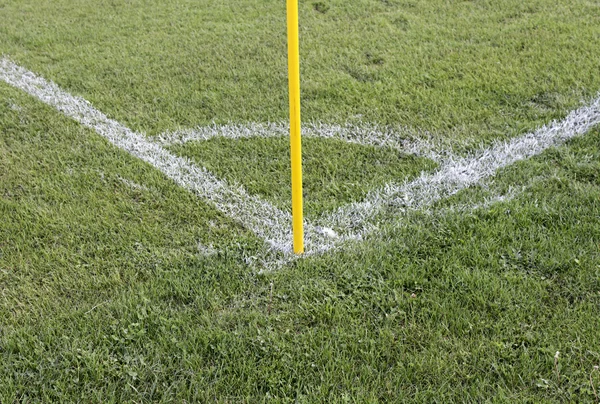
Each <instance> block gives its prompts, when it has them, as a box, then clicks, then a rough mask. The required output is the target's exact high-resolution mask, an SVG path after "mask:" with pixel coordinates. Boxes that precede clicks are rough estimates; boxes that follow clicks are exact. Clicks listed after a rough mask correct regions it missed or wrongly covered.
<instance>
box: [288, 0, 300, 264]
mask: <svg viewBox="0 0 600 404" xmlns="http://www.w3.org/2000/svg"><path fill="white" fill-rule="evenodd" d="M287 31H288V78H289V86H290V147H291V153H290V154H291V160H292V230H293V232H294V252H295V253H296V254H302V253H304V223H303V212H302V142H301V136H300V50H299V44H298V0H287Z"/></svg>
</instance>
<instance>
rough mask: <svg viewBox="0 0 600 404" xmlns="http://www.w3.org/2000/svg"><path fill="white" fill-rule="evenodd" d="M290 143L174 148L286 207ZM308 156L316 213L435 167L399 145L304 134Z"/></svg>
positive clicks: (308, 203)
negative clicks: (354, 142) (397, 147)
mask: <svg viewBox="0 0 600 404" xmlns="http://www.w3.org/2000/svg"><path fill="white" fill-rule="evenodd" d="M289 148H290V146H289V140H288V139H287V138H267V139H264V138H253V139H240V140H229V139H223V138H215V139H211V140H208V141H203V142H189V143H186V144H183V145H177V146H172V147H171V149H172V150H173V151H175V152H176V153H177V154H180V155H183V156H187V157H191V158H192V159H193V160H194V161H195V162H197V164H198V165H201V166H203V167H206V168H207V169H208V170H210V171H211V172H214V173H215V174H217V175H218V176H219V177H221V178H225V179H226V180H228V181H229V182H230V183H238V184H241V185H243V186H244V187H245V188H246V189H247V190H248V191H249V192H250V193H252V194H256V195H260V196H261V197H264V198H265V199H267V200H269V201H271V202H273V203H274V204H275V205H276V206H278V207H279V208H281V209H284V210H291V206H290V200H291V183H290V176H291V171H290V153H289ZM302 158H303V183H304V184H303V185H304V195H305V209H306V213H307V214H308V215H310V216H316V215H318V214H322V213H324V212H328V211H330V210H332V209H334V208H336V207H339V206H343V205H345V204H347V203H349V202H355V201H360V200H361V199H362V198H363V197H364V196H365V195H366V193H367V192H369V191H371V190H373V189H376V188H378V187H381V186H383V185H385V184H386V183H389V182H395V183H401V182H403V181H404V180H407V179H410V178H412V177H414V176H416V175H417V174H419V173H420V172H421V171H427V170H431V169H433V168H434V167H435V163H433V162H431V161H429V160H427V159H425V158H420V157H416V156H412V155H407V154H403V153H401V152H399V151H398V150H395V149H390V148H380V147H374V146H363V145H357V144H353V143H347V142H343V141H341V140H332V139H311V138H308V139H304V140H303V157H302Z"/></svg>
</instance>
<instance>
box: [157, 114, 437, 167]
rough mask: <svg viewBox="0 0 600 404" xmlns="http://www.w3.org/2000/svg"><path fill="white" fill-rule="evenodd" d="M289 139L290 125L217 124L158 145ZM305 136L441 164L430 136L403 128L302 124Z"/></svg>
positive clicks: (163, 137) (163, 138) (171, 135)
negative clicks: (367, 147) (375, 148)
mask: <svg viewBox="0 0 600 404" xmlns="http://www.w3.org/2000/svg"><path fill="white" fill-rule="evenodd" d="M286 136H289V124H287V123H257V122H251V123H247V124H235V123H230V124H225V125H217V124H215V123H213V124H211V125H208V126H198V127H196V128H193V129H182V130H177V131H172V132H165V133H162V134H160V135H159V136H157V142H158V143H160V144H161V145H163V146H171V145H174V144H182V143H187V142H193V141H206V140H210V139H214V138H226V139H249V138H255V137H262V138H272V137H286ZM302 136H303V137H307V138H326V139H337V140H342V141H345V142H348V143H356V144H360V145H364V146H376V147H389V148H393V149H397V150H400V151H402V152H405V153H410V154H416V155H420V156H425V157H428V158H431V159H433V160H436V161H439V160H440V159H441V157H440V156H439V152H437V150H439V149H440V146H439V145H434V144H433V143H431V142H429V141H426V140H423V139H426V138H428V137H430V136H429V134H428V133H427V132H419V131H417V130H414V129H409V128H404V127H392V126H380V125H375V124H365V123H358V124H350V123H347V124H344V125H331V124H325V123H320V122H308V123H303V124H302Z"/></svg>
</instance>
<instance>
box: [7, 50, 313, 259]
mask: <svg viewBox="0 0 600 404" xmlns="http://www.w3.org/2000/svg"><path fill="white" fill-rule="evenodd" d="M0 79H2V80H4V81H5V82H7V83H8V84H10V85H12V86H14V87H17V88H20V89H21V90H23V91H25V92H26V93H28V94H30V95H32V96H34V97H36V98H38V99H39V100H40V101H42V102H44V103H45V104H48V105H51V106H53V107H55V108H56V109H58V110H59V111H61V112H62V113H63V114H65V115H66V116H68V117H70V118H72V119H74V120H76V121H77V122H79V123H81V124H82V125H84V126H86V127H88V128H91V129H93V130H95V131H96V132H97V133H98V134H100V135H102V136H103V137H105V138H106V139H108V141H109V142H111V143H112V144H114V145H115V146H117V147H119V148H121V149H123V150H125V151H127V152H129V153H130V154H132V155H133V156H135V157H138V158H139V159H141V160H143V161H145V162H147V163H150V164H151V165H153V166H154V167H156V168H158V169H159V170H160V171H162V172H163V173H164V174H165V175H166V176H167V177H169V178H171V179H172V180H174V181H175V182H176V183H177V184H179V185H181V186H182V187H184V188H186V189H189V190H191V191H193V192H195V193H196V194H197V195H198V196H200V197H201V198H203V199H206V200H208V201H210V202H211V203H212V204H213V205H214V206H216V207H217V209H219V210H220V211H221V212H223V213H224V214H225V215H227V216H229V217H231V218H233V219H235V220H237V221H239V222H240V223H243V224H244V225H245V226H246V227H247V228H248V229H250V230H251V231H253V232H254V233H256V234H257V235H258V236H260V237H262V238H263V239H264V240H265V241H266V242H267V243H268V244H269V245H270V247H271V248H273V249H276V250H279V251H284V252H287V251H289V250H290V249H291V245H292V238H291V231H290V229H291V225H290V223H291V215H290V214H288V213H286V212H283V211H281V210H279V209H277V208H275V207H273V206H272V205H271V204H269V203H267V202H265V201H263V200H261V199H259V198H257V197H255V196H251V195H248V194H247V193H246V191H245V190H244V189H243V188H241V187H234V186H230V185H228V184H227V183H226V182H225V181H222V180H219V179H218V178H217V177H215V176H214V175H213V174H211V173H209V172H208V171H206V170H205V169H204V168H199V167H197V166H195V165H194V164H192V162H191V161H190V160H188V159H185V158H182V157H178V156H175V155H173V154H171V153H170V152H168V151H167V150H165V149H164V148H163V147H161V146H160V145H158V144H155V143H153V142H151V141H149V140H148V139H147V138H146V137H145V136H144V135H142V134H139V133H135V132H133V131H132V130H130V129H129V128H127V127H125V126H123V125H121V124H120V123H118V122H117V121H115V120H113V119H110V118H108V117H107V116H106V115H104V114H103V113H102V112H100V111H98V110H97V109H95V108H94V107H93V106H92V105H91V104H90V103H89V102H88V101H86V100H84V99H83V98H80V97H75V96H73V95H71V94H69V93H67V92H65V91H63V90H61V89H60V88H59V87H58V86H57V85H56V84H54V83H53V82H50V81H46V80H45V79H43V78H41V77H38V76H36V75H35V74H34V73H32V72H30V71H28V70H26V69H24V68H22V67H20V66H18V65H16V64H15V63H13V62H11V61H10V60H8V59H7V58H2V59H0ZM318 241H320V240H317V242H318Z"/></svg>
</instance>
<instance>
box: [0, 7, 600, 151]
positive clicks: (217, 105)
mask: <svg viewBox="0 0 600 404" xmlns="http://www.w3.org/2000/svg"><path fill="white" fill-rule="evenodd" d="M321 3H323V5H324V6H325V7H323V6H320V5H319V4H321ZM0 7H2V8H1V9H0V12H1V13H2V16H3V24H2V25H1V26H0V53H6V54H9V55H10V56H11V57H12V58H14V59H15V60H16V61H17V62H19V63H21V64H23V65H25V66H26V67H28V68H29V69H31V70H33V71H35V72H38V73H40V74H42V75H43V76H44V77H47V78H49V79H52V80H54V81H56V82H57V83H58V84H59V85H61V86H63V87H66V88H69V89H70V90H71V91H72V92H74V93H76V94H80V95H82V96H84V97H85V98H86V99H88V100H90V101H92V102H93V103H94V105H96V106H97V107H98V108H99V109H100V110H102V111H104V112H106V113H108V114H109V116H111V117H113V118H116V119H117V120H118V121H120V122H124V123H126V124H128V125H129V126H131V127H132V128H133V129H135V130H140V131H146V132H148V133H151V134H156V133H160V132H161V131H164V130H169V129H176V128H178V127H191V126H195V125H199V124H205V123H210V122H212V121H216V122H218V123H226V122H230V121H231V122H236V123H239V122H266V121H271V122H273V121H280V120H284V119H286V117H287V106H288V103H287V91H286V89H287V76H286V66H287V65H286V38H285V4H284V2H282V1H265V0H249V1H244V2H233V1H215V0H202V1H201V2H198V1H196V0H177V1H171V2H161V1H148V0H131V1H124V0H102V1H96V2H89V1H86V0H5V1H3V2H2V5H1V6H0ZM300 14H301V41H302V44H301V58H302V66H301V68H302V71H301V73H302V80H303V83H302V97H303V106H302V108H303V117H304V119H306V120H309V121H324V122H330V123H334V124H339V123H343V122H347V121H355V120H364V121H365V122H369V123H381V124H393V125H396V124H400V125H404V126H408V127H416V128H418V129H420V130H429V131H431V132H434V133H437V134H438V135H439V136H444V137H445V136H453V137H456V138H465V139H469V140H473V141H476V142H479V141H481V140H482V139H491V138H498V137H509V136H514V135H515V134H518V133H522V132H524V131H528V130H531V129H534V128H536V127H537V126H539V125H540V124H542V123H546V122H547V121H549V120H551V119H553V118H558V117H560V116H562V115H563V114H564V113H565V112H566V111H568V110H570V109H572V108H574V107H575V106H577V105H578V104H579V102H580V101H581V99H582V98H586V97H589V96H591V95H594V94H595V92H596V91H598V89H600V76H598V75H597V74H595V72H596V70H597V55H598V53H599V51H600V41H598V26H600V17H599V16H600V12H599V10H598V5H597V4H596V3H595V2H591V1H588V0H572V1H552V0H534V1H528V2H523V1H520V0H502V1H490V0H478V1H461V2H447V1H444V0H434V1H431V0H411V1H408V0H406V1H405V0H386V1H382V0H360V1H351V2H349V1H344V0H330V1H322V2H317V1H307V2H304V1H303V2H300Z"/></svg>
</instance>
